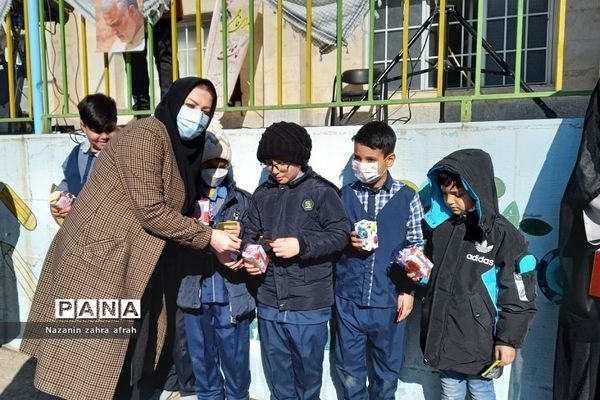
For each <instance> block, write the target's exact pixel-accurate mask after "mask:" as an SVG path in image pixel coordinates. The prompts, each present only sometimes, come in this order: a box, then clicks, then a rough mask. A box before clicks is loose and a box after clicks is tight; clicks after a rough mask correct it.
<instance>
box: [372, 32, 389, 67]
mask: <svg viewBox="0 0 600 400" xmlns="http://www.w3.org/2000/svg"><path fill="white" fill-rule="evenodd" d="M385 36H386V35H385V32H376V33H375V48H374V52H373V53H374V55H373V57H374V58H375V60H383V59H384V57H385Z"/></svg>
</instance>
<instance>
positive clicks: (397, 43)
mask: <svg viewBox="0 0 600 400" xmlns="http://www.w3.org/2000/svg"><path fill="white" fill-rule="evenodd" d="M401 48H402V32H401V31H393V32H388V49H387V59H388V60H391V59H393V58H394V57H396V55H397V54H398V52H399V51H400V49H401Z"/></svg>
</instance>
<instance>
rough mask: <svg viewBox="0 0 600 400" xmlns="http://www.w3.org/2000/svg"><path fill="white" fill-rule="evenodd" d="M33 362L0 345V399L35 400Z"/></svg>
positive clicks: (171, 399) (173, 398)
mask: <svg viewBox="0 0 600 400" xmlns="http://www.w3.org/2000/svg"><path fill="white" fill-rule="evenodd" d="M34 372H35V362H34V360H33V359H32V358H30V357H29V356H27V355H25V354H23V353H21V352H19V351H18V350H17V349H15V348H13V347H9V346H6V345H3V346H0V400H35V397H36V394H37V391H36V389H35V388H34V387H33V374H34ZM178 399H181V400H184V399H186V400H191V399H194V400H195V399H196V396H188V397H185V398H184V397H180V396H179V394H178V393H176V392H175V393H173V392H166V391H165V392H163V393H162V394H160V396H159V394H157V395H156V400H178Z"/></svg>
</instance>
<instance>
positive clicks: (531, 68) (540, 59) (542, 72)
mask: <svg viewBox="0 0 600 400" xmlns="http://www.w3.org/2000/svg"><path fill="white" fill-rule="evenodd" d="M526 79H527V82H528V83H545V82H546V50H533V51H528V52H527V76H526Z"/></svg>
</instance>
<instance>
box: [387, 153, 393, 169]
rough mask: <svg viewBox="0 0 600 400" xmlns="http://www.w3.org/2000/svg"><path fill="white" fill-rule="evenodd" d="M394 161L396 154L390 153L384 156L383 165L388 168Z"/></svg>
mask: <svg viewBox="0 0 600 400" xmlns="http://www.w3.org/2000/svg"><path fill="white" fill-rule="evenodd" d="M394 161H396V154H394V153H392V154H390V155H388V156H387V157H386V158H385V165H386V166H387V167H388V168H390V167H391V166H392V165H394Z"/></svg>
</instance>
